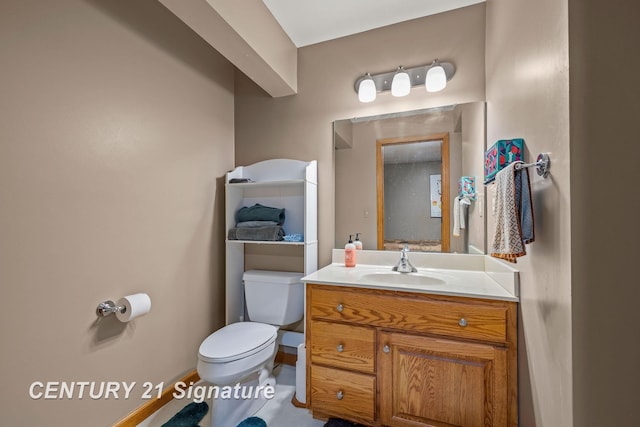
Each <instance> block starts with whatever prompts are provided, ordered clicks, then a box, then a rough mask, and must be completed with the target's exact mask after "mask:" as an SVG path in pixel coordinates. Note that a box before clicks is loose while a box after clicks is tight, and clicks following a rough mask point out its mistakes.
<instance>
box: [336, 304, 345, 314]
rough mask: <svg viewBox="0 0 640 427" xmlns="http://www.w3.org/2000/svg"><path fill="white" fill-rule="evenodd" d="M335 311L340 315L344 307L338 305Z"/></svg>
mask: <svg viewBox="0 0 640 427" xmlns="http://www.w3.org/2000/svg"><path fill="white" fill-rule="evenodd" d="M336 310H338V313H342V310H344V306H343V305H342V304H338V306H337V307H336Z"/></svg>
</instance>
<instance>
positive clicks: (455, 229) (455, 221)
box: [453, 196, 464, 237]
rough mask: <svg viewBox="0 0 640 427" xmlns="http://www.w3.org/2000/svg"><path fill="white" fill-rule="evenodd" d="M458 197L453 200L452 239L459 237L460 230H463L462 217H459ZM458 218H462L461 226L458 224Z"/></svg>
mask: <svg viewBox="0 0 640 427" xmlns="http://www.w3.org/2000/svg"><path fill="white" fill-rule="evenodd" d="M460 208H461V206H460V196H456V198H455V199H453V235H454V237H459V236H460V229H461V228H464V215H460V213H461V212H460ZM460 217H462V226H460V225H461V222H460V219H461V218H460Z"/></svg>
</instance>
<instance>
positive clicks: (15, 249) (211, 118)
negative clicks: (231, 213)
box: [0, 0, 234, 427]
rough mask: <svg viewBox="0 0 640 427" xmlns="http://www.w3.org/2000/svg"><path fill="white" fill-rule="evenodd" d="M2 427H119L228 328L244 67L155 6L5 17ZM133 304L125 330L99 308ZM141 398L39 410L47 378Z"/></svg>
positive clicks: (54, 8) (0, 49)
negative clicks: (155, 387) (228, 219)
mask: <svg viewBox="0 0 640 427" xmlns="http://www.w3.org/2000/svg"><path fill="white" fill-rule="evenodd" d="M0 56H1V57H2V66H1V67H0V85H1V89H0V91H1V95H0V97H1V99H2V102H1V103H0V183H1V184H0V200H1V202H0V283H1V286H2V309H1V310H0V324H1V325H2V326H1V327H0V331H1V338H0V341H1V342H2V344H1V346H2V351H1V360H0V376H1V377H2V387H0V420H1V421H0V424H2V425H7V426H9V425H14V426H26V425H30V426H52V427H57V426H83V427H84V426H88V425H91V426H108V425H111V424H112V423H113V422H114V421H116V420H118V419H120V418H122V417H123V416H125V415H126V414H127V413H128V412H129V411H131V410H132V409H134V408H135V407H137V406H139V405H140V404H142V403H143V400H141V398H140V397H141V394H142V391H143V389H142V383H143V382H145V381H150V382H152V383H154V384H158V383H160V382H161V381H165V382H171V381H175V380H176V379H177V378H178V377H180V376H181V375H183V374H184V373H185V372H187V371H189V370H191V369H194V368H195V364H196V360H197V351H198V346H199V344H200V342H201V340H202V339H203V338H204V337H205V336H206V335H207V334H208V333H210V332H211V330H213V329H214V328H216V327H218V326H219V325H221V324H222V322H223V307H224V306H223V301H222V298H223V295H222V289H223V286H222V282H223V265H224V262H223V260H224V256H223V242H224V230H223V222H224V215H223V209H222V205H223V201H224V197H223V187H222V186H221V179H220V177H222V176H223V175H224V173H225V171H226V170H228V169H230V168H232V167H233V139H234V129H233V128H234V117H233V92H232V90H233V67H231V66H230V65H229V63H228V62H227V61H226V60H224V59H223V58H222V57H220V56H219V55H217V54H216V53H215V52H214V51H213V50H212V49H211V48H210V47H209V46H208V45H207V44H206V43H204V42H203V41H202V40H201V39H200V38H198V37H197V36H196V35H195V34H193V33H192V32H191V30H189V29H188V28H187V27H186V26H185V25H184V24H182V23H180V22H179V21H178V20H177V19H176V18H175V17H174V16H173V15H172V14H171V12H169V11H168V10H166V9H165V8H164V7H163V6H162V5H161V4H160V3H158V2H156V1H154V0H141V1H136V2H125V1H120V2H114V1H106V0H104V1H98V0H95V1H74V0H57V1H55V2H49V1H22V0H11V1H10V0H6V1H3V2H2V5H1V6H0ZM135 292H147V293H148V294H149V295H150V296H151V300H152V311H151V313H149V314H148V315H147V316H145V317H141V318H139V319H136V320H135V321H134V322H131V323H129V324H123V323H120V322H118V321H116V319H114V318H105V319H102V320H100V321H97V317H96V314H95V309H96V306H97V304H98V303H99V302H101V301H103V300H106V299H118V298H120V297H122V296H124V295H127V294H131V293H135ZM103 380H104V381H126V382H132V381H135V382H136V383H137V387H136V388H135V389H134V392H133V394H132V398H130V399H129V400H124V398H123V395H122V394H121V395H120V396H121V398H120V400H114V399H113V398H110V399H109V400H91V399H89V398H87V397H85V398H84V399H82V400H79V399H77V398H75V399H73V400H66V399H64V400H46V401H45V400H31V399H30V398H29V395H28V389H29V385H30V384H31V383H32V382H33V381H103Z"/></svg>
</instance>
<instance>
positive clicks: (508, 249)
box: [490, 162, 535, 263]
mask: <svg viewBox="0 0 640 427" xmlns="http://www.w3.org/2000/svg"><path fill="white" fill-rule="evenodd" d="M519 163H522V162H514V163H511V164H510V165H508V166H507V167H505V168H504V169H502V170H501V171H500V172H498V174H497V175H496V201H495V205H494V209H495V215H496V229H495V234H494V236H493V243H492V244H491V252H490V253H491V256H492V257H496V258H500V259H504V260H505V261H509V262H513V263H515V262H517V257H520V256H524V255H526V254H527V251H526V249H525V246H524V245H525V244H527V243H532V242H533V241H534V240H535V233H534V226H533V202H532V200H531V184H530V183H529V172H528V171H527V168H522V169H516V164H519Z"/></svg>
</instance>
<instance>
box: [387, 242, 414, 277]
mask: <svg viewBox="0 0 640 427" xmlns="http://www.w3.org/2000/svg"><path fill="white" fill-rule="evenodd" d="M408 253H409V244H408V243H405V244H404V248H402V250H401V251H400V261H398V263H397V264H396V266H395V267H393V269H392V270H393V271H397V272H399V273H415V272H416V271H418V270H417V269H416V268H415V267H414V266H413V265H411V262H410V261H409V255H407V254H408Z"/></svg>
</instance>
